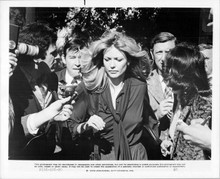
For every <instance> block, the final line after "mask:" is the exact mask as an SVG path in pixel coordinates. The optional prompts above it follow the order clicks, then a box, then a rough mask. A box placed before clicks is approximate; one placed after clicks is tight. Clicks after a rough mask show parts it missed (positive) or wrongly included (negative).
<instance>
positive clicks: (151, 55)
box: [150, 49, 154, 60]
mask: <svg viewBox="0 0 220 179" xmlns="http://www.w3.org/2000/svg"><path fill="white" fill-rule="evenodd" d="M150 57H151V59H152V60H154V55H153V49H150Z"/></svg>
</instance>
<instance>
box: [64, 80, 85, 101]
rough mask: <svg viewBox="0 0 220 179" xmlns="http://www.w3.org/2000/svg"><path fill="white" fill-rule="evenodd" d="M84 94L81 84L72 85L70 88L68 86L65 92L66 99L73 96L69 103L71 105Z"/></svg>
mask: <svg viewBox="0 0 220 179" xmlns="http://www.w3.org/2000/svg"><path fill="white" fill-rule="evenodd" d="M82 92H83V87H82V86H81V85H80V84H79V85H70V86H66V87H65V91H64V97H68V96H71V99H70V101H69V103H70V104H71V102H72V101H73V100H75V101H76V100H77V99H78V97H79V95H80V94H81V93H82Z"/></svg>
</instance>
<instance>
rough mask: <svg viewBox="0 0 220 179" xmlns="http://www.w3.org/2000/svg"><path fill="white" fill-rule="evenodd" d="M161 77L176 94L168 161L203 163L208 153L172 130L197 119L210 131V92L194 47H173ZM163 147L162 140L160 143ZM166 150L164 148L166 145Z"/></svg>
mask: <svg viewBox="0 0 220 179" xmlns="http://www.w3.org/2000/svg"><path fill="white" fill-rule="evenodd" d="M164 78H165V80H166V82H167V84H168V86H170V87H171V88H172V89H173V92H174V93H176V95H177V101H178V102H177V103H178V104H177V105H176V108H175V113H174V117H173V120H172V122H171V125H170V128H169V136H170V139H171V141H172V142H173V146H172V147H171V148H172V151H171V158H173V159H174V160H204V159H207V158H209V157H210V155H211V154H210V151H209V150H204V151H203V150H202V148H200V147H199V146H195V145H193V144H191V143H190V142H188V140H185V139H184V135H183V133H182V132H180V131H178V130H177V129H176V127H177V126H178V125H182V124H184V123H186V124H187V125H190V124H191V121H192V120H193V121H195V120H197V121H198V122H199V123H201V119H203V120H202V123H201V125H207V126H209V127H210V128H211V117H212V101H211V90H210V87H209V82H208V79H207V74H206V70H205V61H204V56H203V55H202V54H201V53H200V52H199V49H198V47H197V46H194V45H190V44H187V43H181V44H179V45H177V46H176V47H175V48H174V49H173V50H171V51H170V53H169V54H168V56H167V59H166V61H165V66H164ZM161 145H162V147H164V141H163V142H162V144H161ZM166 147H168V146H166Z"/></svg>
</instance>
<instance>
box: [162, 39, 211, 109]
mask: <svg viewBox="0 0 220 179" xmlns="http://www.w3.org/2000/svg"><path fill="white" fill-rule="evenodd" d="M204 63H205V62H204V57H203V55H202V54H201V53H200V52H199V48H198V46H195V45H193V44H189V43H186V42H183V43H180V44H178V45H177V46H176V47H175V48H174V49H172V50H171V51H170V52H169V53H168V54H167V57H166V60H165V62H164V67H163V76H164V80H165V81H166V82H167V84H168V86H170V87H172V89H173V90H174V91H179V92H180V93H179V95H180V96H179V97H180V98H179V99H180V104H181V106H186V105H189V104H190V103H191V102H192V101H193V99H194V98H195V97H196V95H197V94H201V95H204V96H205V95H207V94H208V93H209V89H210V88H209V83H208V79H207V74H206V71H205V64H204Z"/></svg>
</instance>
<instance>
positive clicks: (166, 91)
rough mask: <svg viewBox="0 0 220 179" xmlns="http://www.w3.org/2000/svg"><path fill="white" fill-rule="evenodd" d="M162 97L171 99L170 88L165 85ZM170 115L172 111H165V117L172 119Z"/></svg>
mask: <svg viewBox="0 0 220 179" xmlns="http://www.w3.org/2000/svg"><path fill="white" fill-rule="evenodd" d="M164 97H165V99H167V98H171V99H173V92H172V88H170V87H168V86H166V88H165V90H164ZM172 116H173V111H172V110H170V111H169V112H168V113H167V117H168V118H169V119H170V120H171V119H172Z"/></svg>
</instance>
